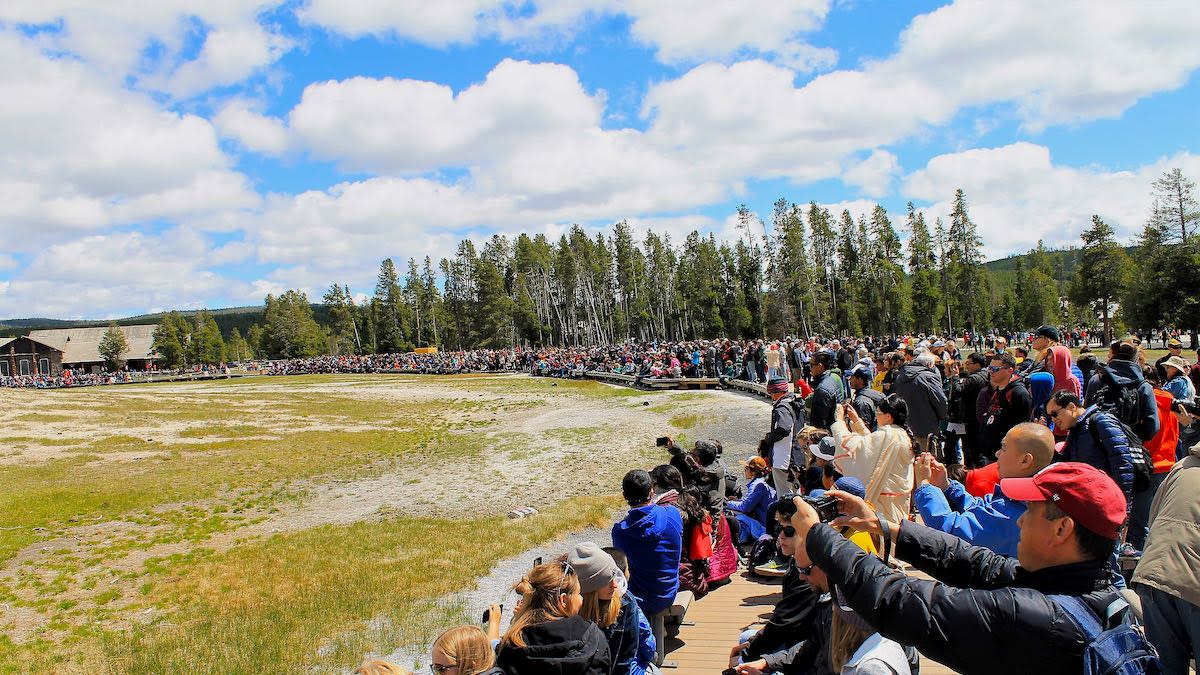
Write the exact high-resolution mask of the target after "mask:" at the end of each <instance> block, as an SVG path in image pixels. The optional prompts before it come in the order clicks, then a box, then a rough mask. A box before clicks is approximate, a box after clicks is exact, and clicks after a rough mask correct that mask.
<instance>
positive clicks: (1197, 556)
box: [1133, 445, 1200, 673]
mask: <svg viewBox="0 0 1200 675" xmlns="http://www.w3.org/2000/svg"><path fill="white" fill-rule="evenodd" d="M1198 519H1200V445H1195V446H1192V447H1191V449H1190V450H1189V451H1188V456H1187V457H1185V458H1183V459H1182V460H1180V461H1179V462H1178V463H1177V464H1176V465H1175V468H1174V469H1172V470H1171V472H1170V473H1169V474H1168V475H1167V477H1166V480H1165V481H1163V483H1162V485H1161V486H1159V488H1158V494H1157V496H1156V497H1155V498H1154V505H1153V507H1151V511H1150V522H1152V523H1153V525H1151V526H1150V537H1149V539H1147V540H1146V541H1147V545H1146V551H1145V553H1143V554H1142V559H1141V561H1140V562H1138V566H1137V569H1135V570H1134V573H1133V586H1134V588H1135V589H1137V594H1138V597H1140V598H1141V599H1142V614H1143V617H1144V621H1145V625H1146V637H1147V638H1149V640H1150V642H1151V643H1152V644H1153V645H1154V646H1156V647H1158V654H1159V656H1160V657H1161V658H1162V662H1163V672H1165V673H1186V672H1187V670H1188V661H1189V660H1190V659H1195V658H1197V657H1198V656H1200V564H1197V561H1198V560H1200V528H1198V527H1197V526H1196V523H1197V520H1198Z"/></svg>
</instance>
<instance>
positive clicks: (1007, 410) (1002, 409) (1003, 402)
mask: <svg viewBox="0 0 1200 675" xmlns="http://www.w3.org/2000/svg"><path fill="white" fill-rule="evenodd" d="M1016 367H1017V363H1016V360H1015V359H1013V355H1012V353H1011V352H997V353H996V355H995V356H993V357H992V365H990V366H988V374H989V375H990V378H991V380H990V381H991V385H992V388H991V394H990V395H989V397H988V407H987V413H986V416H985V417H984V419H983V425H982V427H980V430H979V448H980V450H981V452H982V453H983V456H984V457H991V456H993V455H995V454H996V451H997V450H999V449H1000V444H1001V442H1002V441H1003V440H1004V435H1005V434H1007V433H1008V430H1009V429H1012V428H1013V427H1015V426H1016V425H1018V424H1020V423H1022V422H1028V421H1029V420H1030V419H1031V417H1032V415H1033V397H1032V396H1030V394H1029V390H1028V389H1026V388H1025V385H1024V384H1023V383H1022V382H1021V381H1020V380H1019V379H1017V378H1016V377H1015V375H1014V371H1015V370H1016Z"/></svg>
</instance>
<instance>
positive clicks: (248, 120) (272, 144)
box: [212, 99, 289, 155]
mask: <svg viewBox="0 0 1200 675" xmlns="http://www.w3.org/2000/svg"><path fill="white" fill-rule="evenodd" d="M212 121H213V124H215V125H216V126H217V129H218V130H219V131H220V132H221V135H222V136H224V137H226V138H232V139H233V140H235V141H237V142H238V144H240V145H241V146H242V147H243V148H246V149H247V150H251V151H254V152H260V153H263V154H267V155H279V154H282V153H283V152H284V151H286V150H287V148H288V143H289V138H288V131H287V128H286V127H285V126H284V124H283V122H282V121H280V120H279V119H276V118H274V117H268V116H266V115H263V114H262V113H260V112H258V111H257V110H255V109H254V106H253V105H252V104H251V103H250V102H248V101H245V100H242V99H234V100H231V101H229V102H227V103H226V104H225V105H224V106H223V107H222V108H221V110H219V111H218V112H217V114H216V115H215V116H214V117H213V120H212Z"/></svg>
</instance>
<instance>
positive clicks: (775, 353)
mask: <svg viewBox="0 0 1200 675" xmlns="http://www.w3.org/2000/svg"><path fill="white" fill-rule="evenodd" d="M766 359H767V382H770V381H771V380H774V379H775V378H779V379H781V380H784V381H786V380H787V377H786V376H785V375H784V371H783V352H781V351H780V350H779V342H778V341H775V342H772V343H771V345H770V346H769V347H767V350H766Z"/></svg>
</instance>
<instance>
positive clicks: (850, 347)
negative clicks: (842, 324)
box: [829, 339, 854, 373]
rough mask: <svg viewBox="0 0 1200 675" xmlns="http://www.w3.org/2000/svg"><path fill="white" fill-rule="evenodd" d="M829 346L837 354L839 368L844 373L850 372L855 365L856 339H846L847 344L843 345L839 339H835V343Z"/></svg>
mask: <svg viewBox="0 0 1200 675" xmlns="http://www.w3.org/2000/svg"><path fill="white" fill-rule="evenodd" d="M829 348H830V349H832V350H833V351H834V352H835V353H836V354H837V367H838V369H839V370H841V371H842V372H843V373H848V372H850V369H851V368H853V367H854V340H853V339H848V340H846V344H845V345H842V344H841V343H839V342H838V341H837V340H834V341H833V343H831V344H830V345H829Z"/></svg>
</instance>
